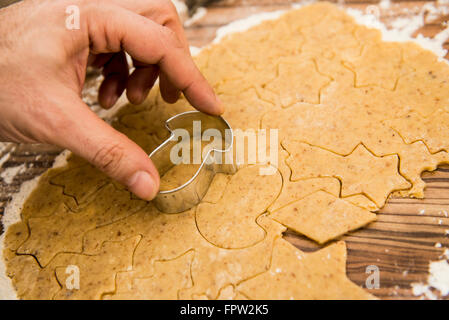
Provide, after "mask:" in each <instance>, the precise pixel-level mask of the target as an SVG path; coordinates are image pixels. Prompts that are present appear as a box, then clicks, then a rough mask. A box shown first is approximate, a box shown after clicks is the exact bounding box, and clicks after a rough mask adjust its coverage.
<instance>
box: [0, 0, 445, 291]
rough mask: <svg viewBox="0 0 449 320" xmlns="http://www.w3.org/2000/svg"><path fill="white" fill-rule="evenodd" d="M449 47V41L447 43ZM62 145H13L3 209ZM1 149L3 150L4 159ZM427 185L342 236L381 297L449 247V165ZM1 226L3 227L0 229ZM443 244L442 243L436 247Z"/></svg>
mask: <svg viewBox="0 0 449 320" xmlns="http://www.w3.org/2000/svg"><path fill="white" fill-rule="evenodd" d="M292 2H293V1H287V0H223V1H218V2H217V3H215V4H213V5H212V6H210V7H209V8H208V11H207V14H206V15H205V16H204V17H203V18H202V19H201V20H199V21H198V22H196V23H195V24H193V25H192V26H190V27H188V28H187V29H186V34H187V37H188V39H189V40H190V42H191V44H192V45H194V46H198V47H200V46H203V45H205V44H207V43H209V42H210V41H211V40H212V39H213V38H214V37H215V31H216V30H217V28H219V27H221V26H223V25H225V24H228V23H229V22H232V21H234V20H236V19H240V18H244V17H246V16H249V15H251V14H254V13H257V12H262V11H274V10H279V9H286V8H288V7H289V6H290V5H291V3H292ZM427 2H428V1H393V4H394V6H393V7H392V8H391V10H389V11H388V12H386V13H384V14H383V15H382V20H383V21H385V22H388V21H389V19H391V18H392V17H397V16H398V15H401V16H403V15H404V12H402V11H401V9H403V8H410V10H412V9H414V8H420V7H422V6H423V5H424V4H426V3H427ZM376 3H378V1H376V0H372V1H371V0H370V1H358V0H354V1H346V5H347V6H349V7H352V8H359V9H364V8H366V6H367V5H370V4H376ZM447 20H448V17H447V16H446V17H440V18H438V19H437V20H435V21H426V24H425V26H424V27H423V28H421V29H420V30H418V31H417V32H416V34H418V33H422V34H423V35H425V36H428V37H432V36H434V35H435V34H436V33H438V32H439V31H441V30H442V29H443V28H444V23H445V22H447ZM444 46H445V48H446V49H449V42H448V41H446V43H445V44H444ZM59 152H60V150H58V149H56V148H54V147H49V146H42V145H35V146H27V145H18V146H14V147H13V148H12V151H11V152H10V154H9V158H8V160H7V161H6V162H5V163H4V164H3V166H2V167H1V168H0V174H1V173H2V171H3V170H5V169H6V168H8V167H14V166H17V165H21V164H25V169H24V170H23V172H22V173H20V174H19V175H18V176H16V177H15V178H14V180H13V181H12V182H11V183H9V184H6V183H5V182H4V181H3V180H2V179H1V178H0V214H2V213H3V211H4V208H5V205H6V203H7V202H8V201H9V200H10V198H11V195H12V194H14V193H15V192H17V191H18V190H19V188H20V185H21V183H23V181H26V180H28V179H31V178H33V177H34V176H36V175H39V174H41V173H42V172H43V171H45V170H46V169H47V168H49V167H50V166H51V165H52V162H53V160H54V158H55V156H56V155H57V154H59ZM1 158H2V154H1V153H0V159H1ZM423 177H424V180H425V181H426V182H427V189H426V192H425V199H424V200H417V199H398V198H391V199H390V200H389V201H388V204H387V205H386V206H385V208H383V209H382V210H381V211H380V213H379V214H378V220H377V221H376V222H375V223H372V224H370V225H369V226H368V227H366V228H363V229H361V230H357V231H354V232H351V233H350V234H348V235H346V236H344V237H342V239H343V240H345V241H346V242H347V246H348V262H347V273H348V276H349V278H350V279H351V280H353V281H354V282H355V283H357V284H358V285H360V286H365V281H366V279H367V277H368V274H367V273H366V268H367V266H369V265H376V266H378V267H379V270H380V288H379V289H372V290H370V292H371V293H373V294H374V295H376V296H377V297H379V298H383V299H416V298H417V297H415V296H414V295H413V293H412V291H411V283H413V282H423V281H425V280H426V278H427V275H428V265H429V261H435V260H439V259H441V258H442V254H443V248H444V247H449V235H447V234H446V232H447V230H449V218H448V217H447V216H446V214H445V213H449V167H441V168H439V169H438V170H437V171H435V172H432V173H424V174H423ZM1 232H2V230H0V234H1ZM285 238H286V239H288V240H289V241H290V242H292V243H293V244H294V245H296V246H297V247H298V248H300V249H302V250H304V251H314V250H317V249H319V246H318V245H316V244H315V243H314V242H312V241H310V240H308V239H306V238H305V237H301V236H298V235H296V234H294V233H293V232H289V231H288V232H287V233H286V234H285ZM436 243H441V246H442V248H437V247H435V244H436Z"/></svg>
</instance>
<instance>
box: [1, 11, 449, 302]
mask: <svg viewBox="0 0 449 320" xmlns="http://www.w3.org/2000/svg"><path fill="white" fill-rule="evenodd" d="M195 60H196V63H197V65H198V66H199V68H200V69H201V71H202V72H203V73H204V75H205V76H206V78H207V79H208V80H209V82H210V83H211V84H212V86H213V87H214V89H215V91H216V92H217V94H218V95H219V97H220V98H221V100H222V101H223V102H224V104H225V107H226V111H225V113H224V115H223V116H224V118H225V119H226V120H227V121H229V123H230V124H231V126H232V127H233V128H235V129H241V130H246V129H253V130H256V131H257V130H262V129H277V130H278V134H279V144H278V145H275V146H270V148H272V149H271V150H276V148H277V149H278V150H280V153H279V161H278V163H276V164H274V163H271V165H272V166H273V167H275V168H274V169H276V170H274V174H273V175H268V176H263V175H260V174H259V168H260V166H261V165H262V164H249V163H244V165H242V166H241V167H240V169H239V171H238V172H237V173H236V174H234V175H226V174H217V175H216V176H215V177H214V180H213V182H212V184H211V186H210V188H209V190H208V192H207V194H206V196H205V197H204V199H203V201H202V202H201V203H200V204H199V205H198V206H196V207H194V208H192V209H191V210H189V211H186V212H182V213H179V214H164V213H162V212H159V211H158V210H157V209H156V208H155V206H154V205H153V204H152V203H151V202H150V203H147V202H144V201H141V200H138V199H136V198H135V197H134V196H132V195H131V194H130V193H129V192H128V191H127V190H126V189H125V188H123V186H121V185H119V184H118V183H116V182H113V181H111V180H110V179H109V178H107V177H106V176H105V175H104V174H102V173H101V172H99V171H98V170H96V169H95V168H93V167H92V166H91V165H89V164H87V163H86V162H85V161H83V160H82V159H79V158H77V157H75V156H71V157H69V158H68V163H67V165H65V166H64V167H62V168H58V169H52V170H49V171H48V172H47V173H45V174H44V175H43V176H42V177H41V179H40V181H39V183H38V184H37V187H36V189H35V190H34V191H33V192H32V193H31V195H30V196H29V197H28V199H27V200H26V201H25V203H24V205H23V209H22V211H21V218H22V221H20V222H18V223H16V224H14V225H12V226H11V227H9V228H8V230H7V232H6V235H5V241H4V252H3V256H4V258H5V262H6V269H7V275H8V276H9V277H10V278H11V279H12V283H13V285H14V287H15V290H16V292H17V295H18V297H19V298H22V299H343V298H347V299H371V298H373V296H372V295H370V294H368V293H367V292H365V291H364V290H363V289H362V288H360V287H359V286H357V285H355V284H354V283H352V282H351V281H350V280H349V279H348V278H347V277H346V270H345V264H346V246H345V243H344V242H343V241H339V242H336V243H331V244H329V245H328V246H323V248H321V249H319V250H317V251H315V252H313V253H304V252H302V251H300V250H298V249H296V248H295V247H294V246H293V245H291V244H290V243H288V242H287V241H286V240H284V239H283V238H282V234H283V232H285V231H286V229H287V227H289V228H290V229H292V230H295V231H296V232H298V233H301V234H304V235H305V236H307V237H309V238H311V239H313V240H314V241H316V242H318V243H320V244H322V243H325V242H328V241H330V240H333V239H335V238H336V237H340V236H342V235H344V234H345V233H346V232H348V231H350V230H354V229H357V228H359V227H362V226H364V225H365V224H367V223H369V222H371V221H373V220H375V214H374V213H373V211H376V210H378V209H380V208H382V207H383V206H384V205H385V203H386V201H387V200H388V197H389V196H390V195H391V193H392V192H396V193H397V194H399V195H402V196H414V197H423V190H424V187H425V183H424V181H423V180H422V179H421V178H420V175H421V173H422V171H424V170H434V169H435V168H436V167H437V166H438V165H439V164H441V163H448V162H449V161H448V159H449V156H448V152H449V65H447V64H446V63H443V62H439V61H438V60H437V58H436V56H434V55H433V54H432V53H430V52H428V51H425V50H424V49H422V48H420V47H418V46H417V45H415V44H410V43H394V42H389V43H385V42H382V40H381V36H380V32H379V31H378V30H372V29H368V28H366V27H364V26H360V25H357V24H356V23H355V22H354V20H353V19H352V18H351V17H350V16H349V15H347V14H346V13H345V12H344V11H342V10H340V9H338V8H337V7H336V6H334V5H331V4H328V3H317V4H313V5H309V6H305V7H303V8H301V9H298V10H292V11H288V12H287V13H285V14H283V15H281V16H280V17H278V18H276V19H274V20H268V21H265V22H262V23H260V24H259V25H257V26H255V27H252V28H251V29H249V30H247V31H245V32H242V33H234V34H231V35H228V36H225V37H223V38H222V39H221V40H220V41H219V42H217V43H214V44H213V45H211V46H209V47H207V48H205V49H203V50H202V51H201V52H200V54H199V55H197V56H196V57H195ZM188 110H192V107H191V106H190V105H189V104H188V103H187V101H186V100H185V99H184V98H183V97H182V98H181V99H180V100H179V101H178V102H177V103H175V104H174V105H168V104H167V103H165V102H164V101H163V99H162V98H161V95H160V93H159V91H158V89H154V90H152V91H151V93H150V96H149V97H148V99H147V100H146V101H145V103H143V104H141V105H138V106H132V105H127V106H125V107H123V108H121V109H120V110H119V111H118V113H117V115H116V118H115V120H114V121H113V123H112V126H113V127H114V128H116V129H117V130H119V131H121V132H123V133H124V134H126V135H127V136H129V137H130V138H131V139H132V140H134V141H135V142H136V143H137V144H139V145H140V146H141V147H142V148H143V149H144V150H145V151H146V152H147V153H150V152H151V151H152V150H154V148H155V147H156V146H157V145H158V144H160V143H161V142H162V141H163V140H164V139H165V138H167V134H168V133H167V130H166V129H165V128H164V122H165V120H167V119H168V118H169V117H171V116H173V115H175V114H178V113H180V112H183V111H188ZM195 169H196V168H195V167H192V166H181V167H176V168H175V169H173V171H172V172H170V173H168V174H167V175H166V176H165V177H163V178H164V179H163V182H162V185H163V187H164V188H167V189H170V188H172V187H175V186H178V185H180V184H181V183H183V182H184V181H187V179H188V178H189V177H190V176H191V175H192V174H193V173H194V171H195ZM74 266H75V267H74ZM68 268H69V269H68ZM74 268H75V269H74ZM71 270H72V271H73V270H78V271H79V280H80V281H79V284H80V287H79V289H73V288H72V287H70V286H69V284H70V283H71V282H70V280H73V279H71V278H70V276H71V273H70V272H71Z"/></svg>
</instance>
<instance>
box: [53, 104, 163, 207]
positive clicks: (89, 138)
mask: <svg viewBox="0 0 449 320" xmlns="http://www.w3.org/2000/svg"><path fill="white" fill-rule="evenodd" d="M77 100H78V101H77V104H78V105H77V106H76V105H75V103H71V105H70V107H68V108H62V109H60V110H65V111H66V110H70V111H71V113H70V114H68V113H65V114H66V115H67V116H63V117H62V118H63V120H62V125H60V126H58V127H59V129H60V130H62V131H63V132H62V133H60V134H54V133H53V134H52V135H50V139H51V140H53V141H51V142H52V143H53V144H56V145H59V146H61V147H63V148H66V149H69V150H71V151H72V152H73V153H75V154H77V155H79V156H81V157H83V158H85V159H86V160H87V161H89V162H90V163H92V164H93V165H94V166H96V167H97V168H98V169H100V170H101V171H103V172H104V173H106V174H107V175H108V176H110V177H111V178H113V179H115V180H117V181H118V182H120V183H122V184H124V185H125V186H127V187H128V189H129V190H130V191H131V192H132V193H134V194H135V195H136V196H138V197H139V198H142V199H145V200H151V199H153V198H154V197H155V196H156V194H157V192H158V190H159V174H158V172H157V169H156V168H155V166H154V164H153V163H152V161H151V160H150V158H149V156H148V155H147V154H146V153H145V152H144V151H143V150H142V149H141V148H140V147H139V146H138V145H137V144H136V143H134V142H133V141H131V140H130V139H129V138H128V137H126V136H125V135H124V134H122V133H120V132H118V131H116V130H115V129H114V128H112V127H111V126H110V125H108V124H107V123H106V122H104V121H103V120H102V119H100V118H99V117H98V116H97V115H96V114H95V113H93V112H92V111H91V110H90V109H89V107H87V105H85V104H84V103H83V102H82V101H81V100H80V99H79V98H78V99H77ZM63 112H64V111H63ZM61 127H62V128H61Z"/></svg>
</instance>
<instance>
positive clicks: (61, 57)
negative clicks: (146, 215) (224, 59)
mask: <svg viewBox="0 0 449 320" xmlns="http://www.w3.org/2000/svg"><path fill="white" fill-rule="evenodd" d="M71 5H76V6H77V7H78V8H79V10H80V28H79V29H78V30H70V29H69V28H67V27H66V19H67V14H66V8H67V7H68V6H71ZM125 52H127V53H128V54H129V55H130V56H131V57H132V58H133V62H134V63H133V64H134V66H135V67H136V69H135V70H134V72H133V73H132V74H131V75H129V73H128V65H127V62H126V56H125ZM88 65H93V66H95V67H101V68H103V75H104V77H105V78H104V81H103V83H102V85H101V87H100V90H99V102H100V104H101V105H102V106H103V107H104V108H110V107H111V106H112V105H114V103H115V102H116V101H117V99H118V98H119V96H120V95H121V94H122V92H123V91H124V90H125V89H126V91H127V96H128V99H129V100H130V101H131V102H132V103H141V102H143V101H144V99H145V98H146V96H147V95H148V92H149V90H150V88H151V87H152V86H153V84H154V82H155V80H156V79H157V77H159V80H160V89H161V94H162V97H163V98H164V99H165V100H166V101H167V102H170V103H172V102H175V101H176V100H177V99H178V97H179V94H180V92H181V91H182V92H183V93H184V95H185V97H186V98H187V99H188V101H189V102H190V103H191V104H192V105H193V106H194V107H196V108H197V109H199V110H201V111H204V112H208V113H210V114H220V113H222V112H223V110H222V106H221V104H220V102H219V101H218V99H217V98H216V96H215V94H214V92H213V90H212V88H211V87H210V86H209V85H208V83H207V82H206V80H205V79H204V77H203V76H202V75H201V73H200V72H199V70H198V69H197V68H196V66H195V64H194V62H193V61H192V59H191V56H190V53H189V49H188V45H187V41H186V39H185V36H184V33H183V28H182V25H181V23H180V21H179V19H178V16H177V13H176V11H175V9H174V7H173V5H172V4H171V1H169V0H96V1H95V0H71V1H66V0H59V1H54V0H28V1H27V0H26V1H23V2H21V3H18V4H16V5H12V6H10V7H7V8H4V9H2V10H0V141H1V140H3V141H12V142H25V143H36V142H43V143H50V144H54V145H57V146H60V147H63V148H67V149H69V150H71V151H73V152H74V153H75V154H78V155H80V156H82V157H84V158H85V159H87V160H88V161H90V162H91V163H93V164H94V165H95V166H97V167H98V168H99V169H101V170H102V171H104V172H105V173H106V174H108V175H109V176H111V177H112V178H114V179H116V180H118V181H119V182H121V183H123V184H124V185H126V186H128V188H129V189H130V190H131V191H132V192H133V193H135V194H136V195H137V196H139V197H141V198H143V199H147V200H149V199H152V198H153V197H154V196H155V195H156V193H157V191H158V189H159V175H158V173H157V170H156V169H155V167H154V166H153V164H152V162H151V160H150V159H149V158H148V155H147V154H146V153H145V152H144V151H143V150H142V149H141V148H139V147H138V146H137V145H136V144H135V143H134V142H132V141H131V140H129V139H128V138H127V137H126V136H124V135H123V134H121V133H119V132H117V131H115V130H114V129H113V128H112V127H110V126H109V125H108V124H106V123H105V122H104V121H102V120H101V119H99V118H98V117H97V116H96V115H95V114H94V113H93V112H92V111H91V110H90V109H89V108H88V107H87V106H86V105H85V104H84V103H83V101H82V100H81V98H80V95H81V90H82V87H83V84H84V79H85V72H86V67H87V66H88Z"/></svg>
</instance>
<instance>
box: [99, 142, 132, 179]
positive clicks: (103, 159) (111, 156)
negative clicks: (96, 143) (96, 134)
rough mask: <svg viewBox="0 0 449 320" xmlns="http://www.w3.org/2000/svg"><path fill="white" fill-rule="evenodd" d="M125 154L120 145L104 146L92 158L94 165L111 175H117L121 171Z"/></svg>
mask: <svg viewBox="0 0 449 320" xmlns="http://www.w3.org/2000/svg"><path fill="white" fill-rule="evenodd" d="M124 154H125V152H124V150H123V148H122V147H121V146H120V145H118V144H111V145H106V146H102V147H101V148H100V149H99V150H98V151H97V152H96V153H95V155H94V157H93V158H92V161H91V162H92V163H93V164H94V165H95V166H96V167H97V168H99V169H100V170H102V171H103V172H105V173H106V174H109V175H117V173H118V172H119V171H120V168H121V163H122V159H123V156H124Z"/></svg>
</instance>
